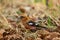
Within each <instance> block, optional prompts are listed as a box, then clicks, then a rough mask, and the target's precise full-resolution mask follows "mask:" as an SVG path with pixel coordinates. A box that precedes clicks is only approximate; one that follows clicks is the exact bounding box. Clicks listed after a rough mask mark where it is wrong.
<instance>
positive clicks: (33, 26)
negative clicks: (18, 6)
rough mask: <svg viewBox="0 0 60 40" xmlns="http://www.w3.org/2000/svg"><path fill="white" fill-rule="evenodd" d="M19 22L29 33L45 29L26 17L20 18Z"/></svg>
mask: <svg viewBox="0 0 60 40" xmlns="http://www.w3.org/2000/svg"><path fill="white" fill-rule="evenodd" d="M20 19H21V20H20V21H21V22H22V23H23V25H24V27H25V28H26V29H29V30H30V31H32V32H33V31H36V30H40V29H47V28H46V27H43V26H41V25H40V24H39V23H36V22H35V21H34V20H32V19H31V18H29V17H27V16H24V15H23V16H20Z"/></svg>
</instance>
